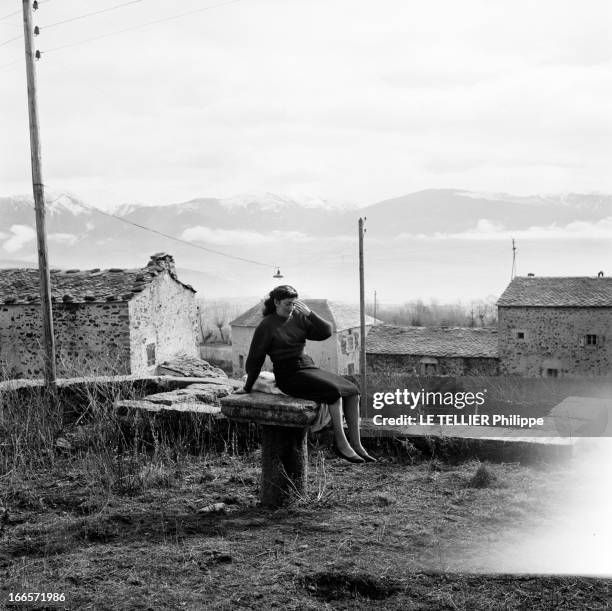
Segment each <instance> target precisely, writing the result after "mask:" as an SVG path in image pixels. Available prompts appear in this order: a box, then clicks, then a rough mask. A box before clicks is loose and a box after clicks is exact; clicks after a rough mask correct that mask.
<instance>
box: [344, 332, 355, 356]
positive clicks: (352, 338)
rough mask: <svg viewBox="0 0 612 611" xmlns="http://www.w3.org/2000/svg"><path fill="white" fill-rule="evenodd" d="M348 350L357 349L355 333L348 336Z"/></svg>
mask: <svg viewBox="0 0 612 611" xmlns="http://www.w3.org/2000/svg"><path fill="white" fill-rule="evenodd" d="M346 351H347V353H348V352H354V351H355V336H354V335H347V336H346Z"/></svg>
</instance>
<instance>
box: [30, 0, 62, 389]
mask: <svg viewBox="0 0 612 611" xmlns="http://www.w3.org/2000/svg"><path fill="white" fill-rule="evenodd" d="M23 32H24V40H25V58H26V74H27V78H28V115H29V118H30V151H31V157H32V188H33V191H34V208H35V211H36V237H37V244H38V271H39V273H40V303H41V309H42V322H43V341H44V364H45V367H44V369H45V387H46V389H47V391H49V396H50V397H51V398H52V399H53V398H54V397H55V391H56V371H55V342H54V338H53V313H52V309H51V279H50V275H49V264H48V261H47V234H46V231H45V188H44V185H43V178H42V164H41V155H40V137H39V133H38V103H37V100H36V69H35V66H34V57H35V50H34V31H33V27H32V8H31V6H30V1H29V0H23Z"/></svg>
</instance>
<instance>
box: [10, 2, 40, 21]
mask: <svg viewBox="0 0 612 611" xmlns="http://www.w3.org/2000/svg"><path fill="white" fill-rule="evenodd" d="M45 2H49V0H39V2H38V4H44V3H45ZM19 13H21V9H18V10H16V11H14V12H12V13H9V14H8V15H4V17H0V21H4V20H5V19H8V18H9V17H12V16H13V15H18V14H19Z"/></svg>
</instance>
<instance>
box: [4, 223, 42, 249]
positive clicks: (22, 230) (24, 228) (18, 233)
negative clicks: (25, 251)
mask: <svg viewBox="0 0 612 611" xmlns="http://www.w3.org/2000/svg"><path fill="white" fill-rule="evenodd" d="M11 233H12V235H11V237H10V238H9V239H8V240H7V241H6V242H5V243H4V250H6V251H7V252H17V251H18V250H20V249H21V248H22V247H23V246H24V245H25V244H27V243H28V242H31V241H32V240H34V238H35V237H36V232H35V231H34V229H32V227H30V226H28V225H13V226H12V227H11Z"/></svg>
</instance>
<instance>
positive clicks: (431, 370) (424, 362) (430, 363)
mask: <svg viewBox="0 0 612 611" xmlns="http://www.w3.org/2000/svg"><path fill="white" fill-rule="evenodd" d="M419 365H420V367H419V370H420V372H421V375H422V376H435V375H437V373H438V360H437V359H434V358H432V357H429V356H424V357H423V358H422V359H421V360H420V361H419Z"/></svg>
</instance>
